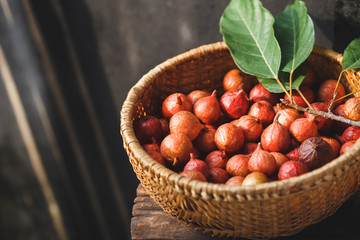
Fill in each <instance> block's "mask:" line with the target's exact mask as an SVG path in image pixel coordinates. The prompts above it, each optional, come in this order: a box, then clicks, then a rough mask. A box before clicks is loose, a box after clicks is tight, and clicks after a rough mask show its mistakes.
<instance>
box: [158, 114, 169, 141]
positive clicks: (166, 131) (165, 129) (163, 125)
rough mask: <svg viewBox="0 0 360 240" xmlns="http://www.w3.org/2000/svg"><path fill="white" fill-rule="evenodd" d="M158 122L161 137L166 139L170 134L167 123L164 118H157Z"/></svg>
mask: <svg viewBox="0 0 360 240" xmlns="http://www.w3.org/2000/svg"><path fill="white" fill-rule="evenodd" d="M159 121H160V123H161V128H162V132H163V137H166V136H167V135H168V134H169V133H170V128H169V121H168V120H167V119H166V118H159Z"/></svg>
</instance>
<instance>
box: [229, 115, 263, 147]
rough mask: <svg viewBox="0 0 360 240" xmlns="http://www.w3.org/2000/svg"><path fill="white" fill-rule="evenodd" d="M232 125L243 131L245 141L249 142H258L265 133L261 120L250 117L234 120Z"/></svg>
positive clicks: (245, 116)
mask: <svg viewBox="0 0 360 240" xmlns="http://www.w3.org/2000/svg"><path fill="white" fill-rule="evenodd" d="M231 123H232V124H234V125H235V126H237V127H239V128H240V129H241V130H242V131H243V133H244V137H245V141H247V142H254V141H257V140H258V139H259V138H260V135H261V133H262V131H263V127H262V124H261V122H260V120H259V119H258V118H256V117H253V116H250V115H244V116H242V117H241V118H239V119H236V120H233V121H232V122H231Z"/></svg>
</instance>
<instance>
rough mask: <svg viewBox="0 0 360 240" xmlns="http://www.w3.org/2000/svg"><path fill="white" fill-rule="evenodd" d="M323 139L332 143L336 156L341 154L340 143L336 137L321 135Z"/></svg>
mask: <svg viewBox="0 0 360 240" xmlns="http://www.w3.org/2000/svg"><path fill="white" fill-rule="evenodd" d="M321 138H322V139H323V140H325V141H326V142H327V143H328V144H330V146H331V148H332V149H333V151H334V154H335V157H337V156H339V153H340V143H339V142H338V141H337V140H336V139H335V138H329V137H324V136H321Z"/></svg>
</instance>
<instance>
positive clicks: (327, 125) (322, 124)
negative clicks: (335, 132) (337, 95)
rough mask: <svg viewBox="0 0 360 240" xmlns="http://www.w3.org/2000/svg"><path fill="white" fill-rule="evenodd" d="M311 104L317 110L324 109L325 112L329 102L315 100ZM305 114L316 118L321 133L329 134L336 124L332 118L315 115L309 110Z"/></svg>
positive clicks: (307, 116)
mask: <svg viewBox="0 0 360 240" xmlns="http://www.w3.org/2000/svg"><path fill="white" fill-rule="evenodd" d="M311 106H312V107H313V109H314V110H316V111H323V112H327V111H328V104H326V103H323V102H314V103H312V104H311ZM304 116H305V117H306V118H309V117H314V118H315V124H316V126H317V127H318V130H319V132H320V133H322V134H325V135H328V134H329V133H330V132H331V130H332V129H331V128H332V126H333V124H334V121H333V120H331V119H330V118H325V117H321V116H315V115H313V114H309V113H307V112H305V113H304Z"/></svg>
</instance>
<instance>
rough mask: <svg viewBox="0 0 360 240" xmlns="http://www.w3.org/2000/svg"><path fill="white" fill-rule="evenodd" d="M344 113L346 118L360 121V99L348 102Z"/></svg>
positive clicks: (345, 104) (351, 99)
mask: <svg viewBox="0 0 360 240" xmlns="http://www.w3.org/2000/svg"><path fill="white" fill-rule="evenodd" d="M343 111H344V116H345V117H346V118H348V119H351V120H354V121H360V97H353V98H349V99H348V100H346V102H345V103H344V107H343Z"/></svg>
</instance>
